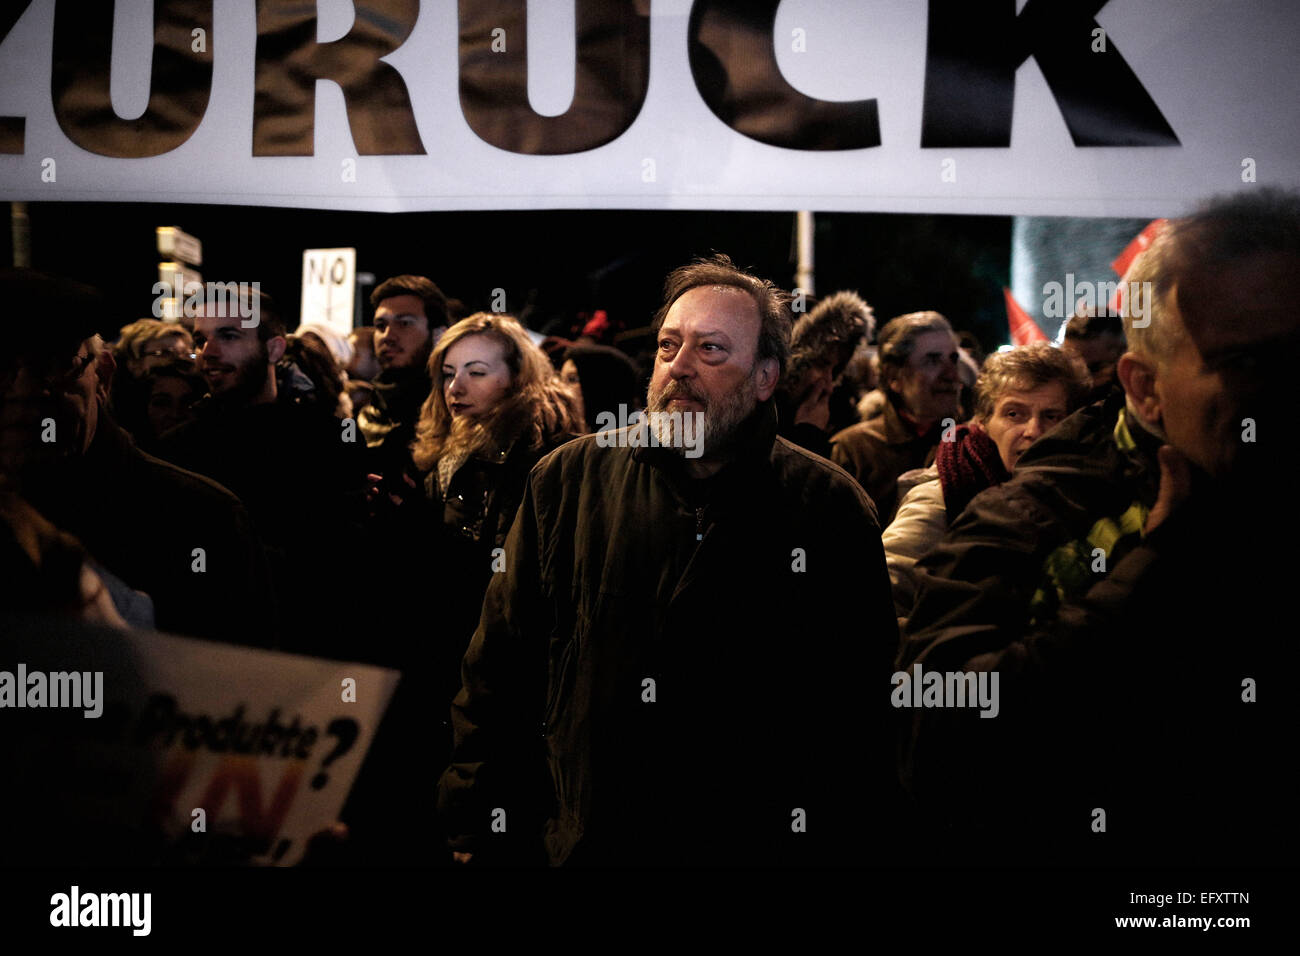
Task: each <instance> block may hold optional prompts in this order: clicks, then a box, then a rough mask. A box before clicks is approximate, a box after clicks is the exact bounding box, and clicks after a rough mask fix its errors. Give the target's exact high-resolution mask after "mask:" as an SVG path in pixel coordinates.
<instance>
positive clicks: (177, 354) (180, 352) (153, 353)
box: [140, 345, 198, 359]
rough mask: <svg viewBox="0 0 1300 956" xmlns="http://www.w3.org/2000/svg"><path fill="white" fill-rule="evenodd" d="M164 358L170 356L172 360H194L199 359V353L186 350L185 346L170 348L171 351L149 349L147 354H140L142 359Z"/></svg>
mask: <svg viewBox="0 0 1300 956" xmlns="http://www.w3.org/2000/svg"><path fill="white" fill-rule="evenodd" d="M163 356H169V357H171V358H187V359H194V358H198V353H197V352H195V351H194V350H193V349H188V348H186V347H185V346H183V345H182V346H180V347H178V348H170V349H149V350H148V351H147V352H141V353H140V357H141V358H162V357H163Z"/></svg>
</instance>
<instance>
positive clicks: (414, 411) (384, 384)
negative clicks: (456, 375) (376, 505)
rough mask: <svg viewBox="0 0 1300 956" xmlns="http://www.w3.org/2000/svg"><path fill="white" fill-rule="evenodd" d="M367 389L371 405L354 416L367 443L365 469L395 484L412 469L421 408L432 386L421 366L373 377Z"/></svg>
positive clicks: (427, 371) (381, 373)
mask: <svg viewBox="0 0 1300 956" xmlns="http://www.w3.org/2000/svg"><path fill="white" fill-rule="evenodd" d="M370 388H371V392H370V401H369V402H367V403H366V404H365V405H364V406H363V407H362V408H361V410H360V411H359V412H358V413H357V427H358V428H359V429H360V430H361V434H362V436H363V437H364V438H365V442H366V458H367V465H366V467H367V468H369V469H370V470H371V471H373V472H375V473H377V474H380V475H383V476H384V477H385V478H388V479H390V480H396V479H397V478H398V477H399V476H400V474H401V472H403V471H407V470H411V469H412V468H413V466H412V465H411V464H410V460H411V450H410V449H411V442H413V441H414V440H415V426H416V424H417V423H418V422H419V420H420V407H421V406H422V405H423V404H424V400H425V399H426V398H428V397H429V391H430V390H431V389H432V388H433V382H432V380H431V379H430V378H429V370H428V369H427V368H425V367H424V365H420V366H418V367H416V368H397V369H385V370H384V371H382V372H380V373H379V374H378V375H377V376H375V379H374V381H372V382H371V383H370Z"/></svg>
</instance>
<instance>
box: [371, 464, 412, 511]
mask: <svg viewBox="0 0 1300 956" xmlns="http://www.w3.org/2000/svg"><path fill="white" fill-rule="evenodd" d="M402 481H403V483H405V484H406V486H407V488H409V489H410V490H411V491H415V490H417V486H416V484H415V482H414V481H413V480H412V479H411V476H410V475H408V474H406V473H405V472H403V473H402ZM380 495H386V496H387V498H388V500H389V501H390V502H391V503H392V505H393V507H395V508H400V507H401V506H402V502H403V501H405V500H406V499H405V498H404V497H403V496H402V495H395V494H393V493H392V491H391V490H390V486H389V485H387V484H385V483H384V476H383V475H374V474H370V475H366V505H367V507H368V508H369V510H370V516H371V517H372V518H373V517H374V516H375V511H376V507H377V504H379V503H382V501H383V499H382V498H380Z"/></svg>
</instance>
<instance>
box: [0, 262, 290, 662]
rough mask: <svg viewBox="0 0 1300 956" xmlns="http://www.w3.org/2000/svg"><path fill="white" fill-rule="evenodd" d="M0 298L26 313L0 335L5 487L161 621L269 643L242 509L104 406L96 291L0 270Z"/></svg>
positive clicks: (265, 597)
mask: <svg viewBox="0 0 1300 956" xmlns="http://www.w3.org/2000/svg"><path fill="white" fill-rule="evenodd" d="M0 297H2V298H3V300H4V301H5V303H6V305H7V306H8V307H10V309H11V310H12V312H11V314H13V315H18V316H22V317H23V321H20V322H14V323H11V325H10V327H9V329H7V330H6V333H7V334H6V335H5V336H3V337H0V475H2V476H3V479H4V481H5V483H6V484H7V485H8V486H9V487H11V488H13V489H14V490H16V491H18V492H19V493H20V494H22V495H23V496H24V497H25V498H26V499H27V501H29V502H30V503H31V504H32V505H33V506H34V507H35V508H36V509H37V510H38V511H39V512H40V513H41V514H42V515H44V517H45V518H47V519H48V520H49V521H50V522H52V523H53V524H54V525H55V526H56V527H58V528H60V529H61V530H64V531H67V532H68V533H70V534H72V535H75V536H76V537H77V538H78V539H79V540H80V541H81V543H82V544H83V545H85V547H86V549H87V551H89V552H90V554H91V555H92V556H93V557H94V558H95V559H96V560H97V561H98V562H99V563H100V564H101V565H103V566H104V567H105V568H107V569H108V570H109V571H110V572H112V573H113V574H114V575H115V576H116V577H118V578H120V579H121V580H122V581H124V582H125V583H126V584H128V585H129V586H130V587H131V588H134V589H136V590H139V591H143V592H145V593H146V594H148V595H149V596H150V597H151V598H152V599H153V605H154V620H155V625H156V626H157V628H158V629H159V630H163V631H171V632H174V633H178V634H186V635H191V636H199V637H210V638H218V639H222V640H229V641H237V642H241V643H243V642H246V643H255V644H266V643H270V641H271V639H272V635H271V631H272V622H273V620H274V608H273V604H272V600H271V596H270V592H269V590H268V588H267V586H266V584H265V580H266V575H265V572H264V559H263V558H262V555H261V549H260V547H259V546H258V543H257V540H256V538H255V537H254V535H253V532H252V530H251V526H250V523H249V519H248V515H247V512H246V511H245V510H244V507H243V506H242V505H241V504H240V502H239V501H238V499H236V498H235V497H234V496H233V495H232V494H231V493H230V492H229V491H227V490H226V489H224V488H222V487H221V486H219V485H217V484H216V483H214V482H211V481H208V480H207V479H205V478H202V477H200V476H199V475H196V474H192V473H190V472H187V471H183V470H181V469H180V468H176V467H174V466H172V465H169V464H167V463H165V462H162V461H159V460H158V459H156V458H154V457H152V456H150V455H147V454H145V453H144V452H142V451H140V449H139V448H137V447H136V445H135V443H134V442H133V441H132V439H131V437H130V436H129V435H128V434H127V433H126V432H124V431H123V430H122V429H121V428H120V427H119V426H118V425H117V424H116V422H115V421H114V420H113V416H112V415H111V413H110V412H109V410H108V395H109V390H110V388H111V387H112V381H113V376H114V373H115V371H116V362H115V361H114V358H113V354H112V352H111V351H110V350H109V349H108V348H106V347H105V346H104V344H103V341H102V339H101V338H100V335H99V333H100V332H101V331H105V330H106V329H105V328H103V327H102V326H101V322H102V317H104V316H105V315H106V314H107V312H108V310H107V308H106V306H105V303H104V301H103V299H102V297H101V296H100V295H99V293H97V292H96V291H95V290H94V289H91V288H90V287H88V286H84V285H81V284H79V283H74V282H70V281H68V280H65V279H60V278H55V277H52V276H47V275H43V274H41V273H37V272H33V271H31V270H26V269H7V270H3V271H0ZM145 515H166V516H167V517H166V518H165V519H163V520H156V521H150V520H148V519H147V518H145V517H144V516H145ZM199 568H201V569H202V570H198V569H199Z"/></svg>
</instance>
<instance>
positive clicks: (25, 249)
mask: <svg viewBox="0 0 1300 956" xmlns="http://www.w3.org/2000/svg"><path fill="white" fill-rule="evenodd" d="M9 225H10V234H11V236H12V237H13V248H14V265H15V266H16V267H18V268H20V269H30V268H31V266H32V230H31V219H30V218H29V217H28V215H27V203H25V202H21V201H19V200H16V199H15V200H14V201H13V202H11V203H9Z"/></svg>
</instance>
